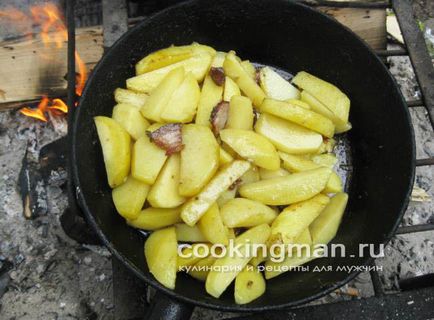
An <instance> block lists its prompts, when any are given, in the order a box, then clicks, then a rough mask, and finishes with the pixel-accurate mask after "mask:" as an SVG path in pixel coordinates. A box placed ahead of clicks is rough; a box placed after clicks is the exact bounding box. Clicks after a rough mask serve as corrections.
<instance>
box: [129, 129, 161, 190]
mask: <svg viewBox="0 0 434 320" xmlns="http://www.w3.org/2000/svg"><path fill="white" fill-rule="evenodd" d="M166 159H167V156H166V152H165V151H164V150H163V149H161V148H159V147H157V146H156V145H155V143H152V142H151V141H150V140H149V138H148V136H143V137H141V138H140V139H139V140H137V141H136V142H135V143H134V146H133V156H132V160H131V175H132V176H133V177H134V178H135V179H137V180H140V181H142V182H144V183H147V184H149V185H152V184H154V182H155V180H156V179H157V176H158V174H159V173H160V171H161V168H163V166H164V163H165V162H166Z"/></svg>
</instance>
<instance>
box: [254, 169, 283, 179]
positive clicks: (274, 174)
mask: <svg viewBox="0 0 434 320" xmlns="http://www.w3.org/2000/svg"><path fill="white" fill-rule="evenodd" d="M259 175H260V177H261V180H267V179H273V178H279V177H286V176H289V175H290V173H289V172H288V171H286V170H285V169H283V168H279V169H277V170H268V169H264V168H259Z"/></svg>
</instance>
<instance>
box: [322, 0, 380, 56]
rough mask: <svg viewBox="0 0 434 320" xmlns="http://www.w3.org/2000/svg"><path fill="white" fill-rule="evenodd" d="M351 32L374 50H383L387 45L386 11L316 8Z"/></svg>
mask: <svg viewBox="0 0 434 320" xmlns="http://www.w3.org/2000/svg"><path fill="white" fill-rule="evenodd" d="M317 9H318V10H320V11H322V12H324V13H326V14H328V15H330V16H332V17H333V18H335V19H336V20H337V21H339V22H340V23H342V24H343V25H345V26H347V27H348V28H350V29H351V30H353V31H354V32H355V33H356V34H357V35H358V36H359V37H360V38H362V39H363V40H365V41H366V42H367V43H368V44H369V45H370V46H371V47H372V48H373V49H374V50H384V49H386V44H387V31H386V10H385V9H365V8H332V7H317Z"/></svg>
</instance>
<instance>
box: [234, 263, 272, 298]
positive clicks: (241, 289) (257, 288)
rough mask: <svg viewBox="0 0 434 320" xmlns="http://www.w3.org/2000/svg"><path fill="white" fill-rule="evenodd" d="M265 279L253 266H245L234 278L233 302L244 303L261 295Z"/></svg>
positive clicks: (263, 290)
mask: <svg viewBox="0 0 434 320" xmlns="http://www.w3.org/2000/svg"><path fill="white" fill-rule="evenodd" d="M265 286H266V285H265V279H264V277H263V276H262V273H261V272H259V270H258V269H257V268H255V267H253V266H249V265H248V266H247V267H246V268H244V269H243V271H241V272H240V274H239V275H237V277H236V278H235V292H234V296H235V303H237V304H246V303H249V302H252V301H253V300H255V299H257V298H259V297H260V296H262V295H263V294H264V292H265Z"/></svg>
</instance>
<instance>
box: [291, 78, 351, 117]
mask: <svg viewBox="0 0 434 320" xmlns="http://www.w3.org/2000/svg"><path fill="white" fill-rule="evenodd" d="M292 82H293V83H294V84H295V85H297V86H298V87H299V88H301V89H303V90H306V91H307V92H308V93H310V94H311V95H312V96H313V97H315V98H316V99H318V100H319V101H320V102H321V103H323V104H324V105H325V106H326V107H327V108H328V109H329V110H330V111H332V112H333V113H334V114H335V115H336V116H337V117H338V118H339V119H340V120H342V121H343V122H344V123H346V122H348V115H349V113H350V99H348V97H347V96H346V95H345V94H344V93H343V92H342V91H341V90H339V89H338V88H337V87H335V86H334V85H332V84H331V83H329V82H327V81H324V80H322V79H320V78H318V77H315V76H314V75H311V74H309V73H307V72H305V71H301V72H299V73H297V74H296V76H295V77H294V78H293V79H292Z"/></svg>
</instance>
